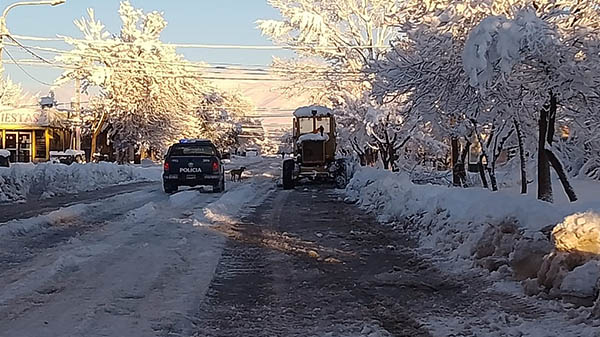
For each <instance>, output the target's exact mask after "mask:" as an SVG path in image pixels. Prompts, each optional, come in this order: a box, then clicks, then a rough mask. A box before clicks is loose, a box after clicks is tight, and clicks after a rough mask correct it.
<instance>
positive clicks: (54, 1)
mask: <svg viewBox="0 0 600 337" xmlns="http://www.w3.org/2000/svg"><path fill="white" fill-rule="evenodd" d="M66 1H67V0H51V1H22V2H15V3H14V4H11V5H8V7H6V9H4V12H2V16H0V72H1V71H2V70H4V66H3V64H2V52H3V48H4V35H8V29H6V15H7V14H8V12H9V11H10V10H11V9H13V8H15V7H18V6H38V5H50V6H57V5H61V4H64V3H65V2H66Z"/></svg>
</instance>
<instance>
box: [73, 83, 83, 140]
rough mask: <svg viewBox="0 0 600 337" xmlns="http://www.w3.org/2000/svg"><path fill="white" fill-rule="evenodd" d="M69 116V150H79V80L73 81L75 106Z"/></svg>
mask: <svg viewBox="0 0 600 337" xmlns="http://www.w3.org/2000/svg"><path fill="white" fill-rule="evenodd" d="M72 109H73V114H72V115H71V132H72V133H71V149H73V150H81V79H80V78H79V77H77V78H76V79H75V104H73V106H72Z"/></svg>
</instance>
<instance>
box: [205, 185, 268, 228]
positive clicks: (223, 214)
mask: <svg viewBox="0 0 600 337" xmlns="http://www.w3.org/2000/svg"><path fill="white" fill-rule="evenodd" d="M260 187H261V186H259V185H257V184H242V185H240V186H239V187H238V188H235V189H231V190H229V191H227V193H225V194H224V195H223V196H222V197H221V198H219V200H217V201H215V202H213V203H211V204H210V205H208V206H207V207H206V208H204V209H203V210H202V213H203V214H202V215H201V216H200V217H197V218H198V219H204V218H205V219H208V220H209V221H211V222H213V223H214V222H221V223H233V222H234V218H235V217H236V216H237V215H239V213H240V212H241V210H242V207H244V205H245V204H247V203H248V202H250V201H255V200H254V199H255V198H256V197H257V195H258V193H259V192H258V190H259V188H260Z"/></svg>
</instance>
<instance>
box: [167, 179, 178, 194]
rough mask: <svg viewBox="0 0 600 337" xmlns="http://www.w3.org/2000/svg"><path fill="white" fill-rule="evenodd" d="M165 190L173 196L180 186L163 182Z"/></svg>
mask: <svg viewBox="0 0 600 337" xmlns="http://www.w3.org/2000/svg"><path fill="white" fill-rule="evenodd" d="M163 189H164V190H165V193H167V194H172V193H175V192H177V190H178V189H179V186H177V185H174V184H169V183H165V182H163Z"/></svg>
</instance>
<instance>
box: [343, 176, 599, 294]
mask: <svg viewBox="0 0 600 337" xmlns="http://www.w3.org/2000/svg"><path fill="white" fill-rule="evenodd" d="M594 184H595V185H594ZM588 185H589V188H591V189H595V190H596V191H598V190H600V185H599V184H598V183H595V182H591V181H590V182H588ZM346 195H347V201H350V202H356V203H357V204H358V205H359V206H360V207H361V208H363V209H366V210H368V211H371V212H373V213H374V214H376V215H377V217H378V220H379V221H381V222H385V223H393V224H394V225H395V226H397V227H399V228H401V229H402V230H405V231H411V232H412V233H413V235H414V236H416V237H417V238H418V239H419V241H420V244H421V246H422V247H424V248H429V249H432V250H433V251H435V252H437V253H439V255H440V256H442V255H443V256H446V257H449V260H448V261H453V262H452V268H455V267H456V266H457V264H458V265H461V266H462V267H470V266H472V265H473V262H474V263H475V264H476V265H479V266H481V267H483V268H485V269H488V270H490V271H508V274H509V275H512V276H513V277H514V278H516V279H518V280H526V279H528V278H532V279H535V278H537V281H536V282H537V284H538V285H539V287H537V288H539V291H542V290H545V291H546V292H548V293H549V294H550V295H551V296H552V297H562V298H563V299H567V297H568V296H571V295H569V294H567V293H568V292H567V291H566V289H567V288H568V289H571V288H570V286H569V285H567V286H565V287H566V288H564V290H565V292H561V284H562V281H563V279H565V277H566V276H567V275H568V274H569V273H570V272H571V271H573V270H574V268H577V267H579V266H582V265H583V264H585V263H586V262H588V261H590V260H594V259H600V220H599V219H600V216H598V213H597V212H593V211H592V212H586V211H588V210H600V199H599V198H598V197H597V194H590V195H593V197H592V198H590V199H588V200H585V199H582V200H580V201H578V202H576V203H573V204H549V203H545V202H541V201H538V200H536V199H535V197H534V196H532V195H531V196H522V195H519V194H515V193H512V192H510V191H500V192H491V191H489V190H485V189H478V188H470V189H462V188H449V187H442V186H433V185H415V184H413V183H412V182H411V181H410V179H409V177H408V176H406V175H401V174H395V173H392V172H389V171H384V170H378V169H374V168H362V169H360V170H359V171H358V172H356V173H355V175H354V177H353V179H352V180H351V181H350V183H349V184H348V186H347V189H346ZM556 224H559V225H557V226H556ZM555 226H556V227H555ZM553 228H554V230H553V231H552V229H553ZM551 232H552V233H553V241H552V242H551V241H550V240H549V236H550V233H551ZM554 247H556V248H554ZM574 253H576V254H574ZM582 253H584V254H582ZM588 268H591V267H588ZM577 275H578V274H577ZM573 277H576V276H573ZM588 286H591V287H596V285H595V283H594V284H593V285H588ZM534 288H535V287H534ZM594 289H596V290H595V291H596V293H594V294H593V295H592V296H597V288H594ZM532 292H533V293H535V291H532ZM588 294H589V292H588ZM594 298H595V297H594Z"/></svg>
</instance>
